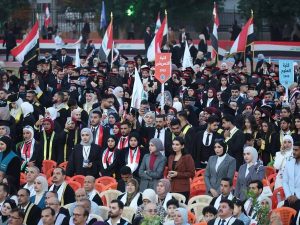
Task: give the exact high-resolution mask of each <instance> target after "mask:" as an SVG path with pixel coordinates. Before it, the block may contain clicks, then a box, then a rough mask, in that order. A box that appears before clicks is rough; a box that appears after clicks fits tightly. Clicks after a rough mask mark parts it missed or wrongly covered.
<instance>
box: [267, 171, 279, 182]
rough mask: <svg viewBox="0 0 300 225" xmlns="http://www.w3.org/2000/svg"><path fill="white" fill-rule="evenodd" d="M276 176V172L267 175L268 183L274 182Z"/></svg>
mask: <svg viewBox="0 0 300 225" xmlns="http://www.w3.org/2000/svg"><path fill="white" fill-rule="evenodd" d="M276 176H277V173H273V174H271V175H270V176H268V177H267V180H268V181H269V182H270V183H273V182H275V180H276Z"/></svg>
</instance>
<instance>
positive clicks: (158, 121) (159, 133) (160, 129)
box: [141, 115, 172, 157]
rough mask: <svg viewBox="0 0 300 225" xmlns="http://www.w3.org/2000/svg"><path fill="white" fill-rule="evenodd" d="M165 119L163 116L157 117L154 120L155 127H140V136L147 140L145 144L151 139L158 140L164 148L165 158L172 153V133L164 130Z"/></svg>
mask: <svg viewBox="0 0 300 225" xmlns="http://www.w3.org/2000/svg"><path fill="white" fill-rule="evenodd" d="M165 125H166V117H165V115H157V116H156V118H155V127H142V129H141V132H142V136H143V137H144V138H145V139H146V140H147V141H146V142H145V143H146V144H147V145H146V147H148V143H149V141H150V140H151V139H152V138H159V139H160V140H161V141H162V143H163V145H164V148H165V156H166V157H168V156H169V155H170V154H171V153H172V133H171V132H170V130H168V129H166V128H165Z"/></svg>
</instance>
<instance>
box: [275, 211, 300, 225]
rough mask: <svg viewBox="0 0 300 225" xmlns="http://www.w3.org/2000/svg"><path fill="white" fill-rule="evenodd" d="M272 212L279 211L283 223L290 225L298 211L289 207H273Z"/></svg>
mask: <svg viewBox="0 0 300 225" xmlns="http://www.w3.org/2000/svg"><path fill="white" fill-rule="evenodd" d="M272 212H275V213H277V214H278V215H279V216H280V219H281V222H282V224H283V225H290V224H291V222H292V219H293V217H295V215H296V213H297V211H296V210H295V209H292V208H289V207H281V208H278V209H273V210H272Z"/></svg>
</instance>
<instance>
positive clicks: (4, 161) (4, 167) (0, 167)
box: [0, 151, 17, 173]
mask: <svg viewBox="0 0 300 225" xmlns="http://www.w3.org/2000/svg"><path fill="white" fill-rule="evenodd" d="M15 156H17V155H16V154H15V153H14V152H13V151H10V152H9V153H8V154H7V155H6V156H5V157H4V158H3V152H0V162H1V164H0V170H1V171H3V172H5V173H6V170H7V167H8V164H9V163H10V161H11V160H12V159H13V158H14V157H15Z"/></svg>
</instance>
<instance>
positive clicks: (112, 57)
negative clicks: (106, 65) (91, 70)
mask: <svg viewBox="0 0 300 225" xmlns="http://www.w3.org/2000/svg"><path fill="white" fill-rule="evenodd" d="M110 21H111V24H112V25H113V13H112V12H111V13H110ZM113 59H114V41H113V43H112V48H111V62H110V68H112V66H113Z"/></svg>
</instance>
